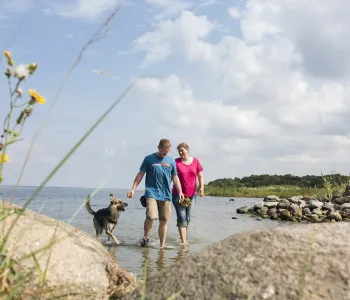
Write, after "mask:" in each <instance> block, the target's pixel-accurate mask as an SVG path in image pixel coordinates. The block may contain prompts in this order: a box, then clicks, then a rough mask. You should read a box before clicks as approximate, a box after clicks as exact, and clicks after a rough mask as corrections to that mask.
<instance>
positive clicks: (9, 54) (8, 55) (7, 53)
mask: <svg viewBox="0 0 350 300" xmlns="http://www.w3.org/2000/svg"><path fill="white" fill-rule="evenodd" d="M4 54H5V56H6V58H7V60H9V59H11V53H10V52H9V51H4Z"/></svg>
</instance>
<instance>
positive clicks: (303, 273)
mask: <svg viewBox="0 0 350 300" xmlns="http://www.w3.org/2000/svg"><path fill="white" fill-rule="evenodd" d="M349 232H350V224H349V223H337V224H311V225H308V226H293V227H290V226H288V227H281V228H277V229H273V230H262V231H255V232H250V233H243V234H237V235H233V236H231V237H229V238H227V239H225V240H223V241H221V242H218V243H216V244H213V245H212V246H209V247H207V248H206V249H203V250H202V251H200V252H198V253H195V254H193V255H191V256H188V257H187V258H185V259H183V260H182V261H179V262H178V263H176V264H175V265H172V266H170V267H168V268H167V269H165V270H163V271H161V272H159V273H158V274H157V275H155V276H153V277H151V278H150V279H149V281H148V282H147V299H152V300H157V299H162V300H163V299H167V298H168V297H170V296H171V295H174V294H176V293H177V292H179V291H181V290H182V289H183V291H182V293H181V294H180V295H179V296H178V297H177V298H176V299H177V300H178V299H208V300H209V299H210V300H216V299H217V300H219V299H242V300H243V299H256V300H257V299H259V300H260V299H270V300H279V299H281V300H285V299H288V300H294V299H295V300H297V299H298V300H299V299H308V300H316V299H317V300H318V299H327V300H333V299H334V300H348V299H350V238H349ZM126 299H139V295H136V294H135V295H133V297H127V298H126Z"/></svg>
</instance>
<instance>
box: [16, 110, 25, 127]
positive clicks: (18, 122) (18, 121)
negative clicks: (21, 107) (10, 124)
mask: <svg viewBox="0 0 350 300" xmlns="http://www.w3.org/2000/svg"><path fill="white" fill-rule="evenodd" d="M24 114H25V112H24V111H22V112H21V114H20V115H19V117H18V118H17V121H16V122H17V124H21V123H22V121H23V118H24Z"/></svg>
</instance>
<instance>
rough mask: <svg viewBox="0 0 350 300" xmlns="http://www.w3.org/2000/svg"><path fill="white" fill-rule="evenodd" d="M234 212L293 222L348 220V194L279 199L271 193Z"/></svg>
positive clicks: (349, 211) (349, 207)
mask: <svg viewBox="0 0 350 300" xmlns="http://www.w3.org/2000/svg"><path fill="white" fill-rule="evenodd" d="M236 212H237V213H240V214H242V213H251V214H252V215H256V216H258V217H261V218H264V219H268V218H269V219H273V220H286V221H293V222H305V223H319V222H339V221H347V222H349V221H350V196H333V198H332V199H328V198H326V197H323V198H319V199H316V198H312V197H308V196H294V197H291V198H288V199H280V198H279V197H277V196H274V195H271V196H267V197H265V198H264V200H263V201H260V202H257V203H255V204H254V205H253V207H251V208H249V207H247V206H243V207H240V208H237V210H236Z"/></svg>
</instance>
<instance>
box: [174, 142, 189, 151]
mask: <svg viewBox="0 0 350 300" xmlns="http://www.w3.org/2000/svg"><path fill="white" fill-rule="evenodd" d="M180 148H185V149H186V150H187V151H189V150H190V149H189V147H188V145H187V144H186V143H180V144H179V145H178V146H177V148H176V149H177V150H178V151H179V150H180Z"/></svg>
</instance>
